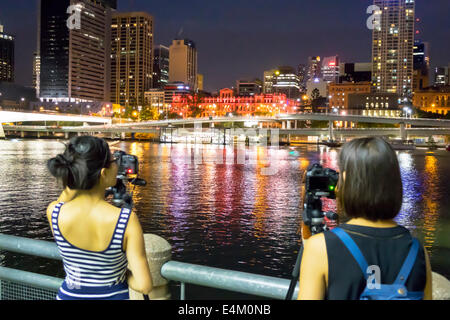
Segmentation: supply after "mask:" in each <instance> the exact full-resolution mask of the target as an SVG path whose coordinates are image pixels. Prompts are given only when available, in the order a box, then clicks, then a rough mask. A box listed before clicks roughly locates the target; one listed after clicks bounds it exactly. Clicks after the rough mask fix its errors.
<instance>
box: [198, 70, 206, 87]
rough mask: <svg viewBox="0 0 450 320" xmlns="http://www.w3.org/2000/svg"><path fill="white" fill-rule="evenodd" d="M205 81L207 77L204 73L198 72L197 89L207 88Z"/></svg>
mask: <svg viewBox="0 0 450 320" xmlns="http://www.w3.org/2000/svg"><path fill="white" fill-rule="evenodd" d="M204 81H205V77H204V76H203V75H202V74H200V73H197V90H198V91H203V90H204V89H205V83H204Z"/></svg>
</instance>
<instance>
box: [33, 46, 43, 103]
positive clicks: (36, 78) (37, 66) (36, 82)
mask: <svg viewBox="0 0 450 320" xmlns="http://www.w3.org/2000/svg"><path fill="white" fill-rule="evenodd" d="M40 74H41V57H40V55H39V54H38V53H37V52H35V53H34V54H33V88H34V89H35V90H36V97H38V98H39V87H40Z"/></svg>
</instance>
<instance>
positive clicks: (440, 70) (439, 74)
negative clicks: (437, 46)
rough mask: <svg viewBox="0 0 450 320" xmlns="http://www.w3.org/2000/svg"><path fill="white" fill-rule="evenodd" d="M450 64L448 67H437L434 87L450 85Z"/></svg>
mask: <svg viewBox="0 0 450 320" xmlns="http://www.w3.org/2000/svg"><path fill="white" fill-rule="evenodd" d="M449 70H450V64H449V66H448V67H437V68H435V69H434V85H435V86H446V85H450V75H449Z"/></svg>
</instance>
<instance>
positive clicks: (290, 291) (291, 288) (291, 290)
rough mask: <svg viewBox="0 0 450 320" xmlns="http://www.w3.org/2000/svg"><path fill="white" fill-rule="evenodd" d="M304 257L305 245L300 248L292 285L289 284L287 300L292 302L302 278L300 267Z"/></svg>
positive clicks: (293, 271)
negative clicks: (299, 280)
mask: <svg viewBox="0 0 450 320" xmlns="http://www.w3.org/2000/svg"><path fill="white" fill-rule="evenodd" d="M302 255H303V245H302V246H301V247H300V250H299V251H298V255H297V260H296V261H295V266H294V269H293V270H292V279H291V283H290V284H289V289H288V292H287V294H286V299H285V300H292V296H293V294H294V290H295V287H296V285H297V282H298V279H299V278H300V265H301V263H302Z"/></svg>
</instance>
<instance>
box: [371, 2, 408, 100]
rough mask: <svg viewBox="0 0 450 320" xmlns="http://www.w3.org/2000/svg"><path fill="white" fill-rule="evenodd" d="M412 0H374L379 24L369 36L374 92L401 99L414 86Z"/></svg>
mask: <svg viewBox="0 0 450 320" xmlns="http://www.w3.org/2000/svg"><path fill="white" fill-rule="evenodd" d="M414 2H415V1H414V0H374V2H373V3H374V5H376V6H378V7H379V8H380V10H378V11H375V12H374V14H375V16H376V17H375V18H376V19H379V21H380V24H379V25H378V26H375V28H374V29H373V36H372V77H373V79H372V81H373V86H374V89H375V90H376V91H377V92H388V93H397V94H398V95H399V96H404V95H407V94H409V93H410V92H411V91H412V87H413V47H414V15H415V3H414Z"/></svg>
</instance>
